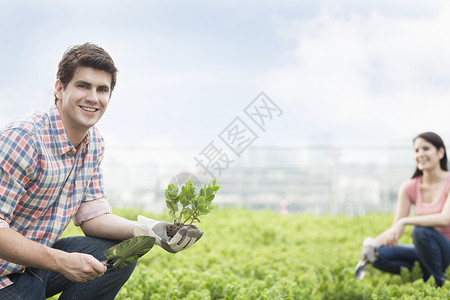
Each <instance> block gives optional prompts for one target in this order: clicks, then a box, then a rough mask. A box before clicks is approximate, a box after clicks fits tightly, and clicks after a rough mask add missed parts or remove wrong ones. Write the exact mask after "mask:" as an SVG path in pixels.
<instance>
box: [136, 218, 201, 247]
mask: <svg viewBox="0 0 450 300" xmlns="http://www.w3.org/2000/svg"><path fill="white" fill-rule="evenodd" d="M167 225H170V223H167V222H162V221H157V220H153V219H149V218H146V217H144V216H138V223H137V224H136V225H135V226H134V229H133V234H134V236H140V235H149V236H152V237H154V238H155V244H156V245H158V246H160V247H161V248H163V249H164V250H166V251H167V252H170V253H177V252H179V251H181V250H184V249H187V248H189V247H190V246H192V245H193V244H194V243H195V242H197V241H198V240H199V239H200V238H201V237H202V235H203V231H200V230H199V229H198V228H197V227H196V226H194V225H190V226H189V228H188V226H184V227H183V228H181V229H180V230H178V232H177V233H176V234H175V236H174V237H173V238H170V237H169V236H168V235H167V232H166V227H167Z"/></svg>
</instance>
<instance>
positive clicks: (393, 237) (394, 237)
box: [384, 219, 405, 247]
mask: <svg viewBox="0 0 450 300" xmlns="http://www.w3.org/2000/svg"><path fill="white" fill-rule="evenodd" d="M404 230H405V224H404V223H403V221H402V219H400V220H398V221H397V222H396V223H395V224H394V225H392V227H391V228H389V230H388V232H387V234H386V239H385V242H384V244H385V245H387V246H389V247H392V246H394V245H395V244H397V242H398V240H399V239H400V238H401V237H402V235H403V231H404Z"/></svg>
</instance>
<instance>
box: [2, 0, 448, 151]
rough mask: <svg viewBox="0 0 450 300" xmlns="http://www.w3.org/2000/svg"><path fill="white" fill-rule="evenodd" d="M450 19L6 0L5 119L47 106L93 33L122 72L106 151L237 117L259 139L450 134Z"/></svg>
mask: <svg viewBox="0 0 450 300" xmlns="http://www.w3.org/2000/svg"><path fill="white" fill-rule="evenodd" d="M448 28H450V3H449V2H448V1H443V0H442V1H438V0H431V1H414V0H413V1H406V0H400V1H387V0H386V1H384V0H383V1H356V0H352V1H351V0H343V1H320V0H319V1H316V0H310V1H264V0H262V1H256V0H255V1H252V0H240V1H233V0H231V1H220V0H219V1H200V0H193V1H181V0H180V1H171V0H169V1H146V0H142V1H111V0H108V1H106V0H99V1H85V0H79V1H53V0H44V1H20V0H19V1H18V0H0V41H1V42H0V43H1V47H0V66H1V68H0V99H1V100H0V101H1V104H2V105H1V109H0V125H2V126H3V125H4V124H6V123H7V122H8V121H9V120H11V119H14V118H17V117H21V116H24V115H27V114H29V113H31V112H34V111H36V110H45V109H47V108H48V107H50V106H51V105H52V103H53V87H54V82H55V80H56V78H55V74H56V69H57V64H58V62H59V60H60V59H61V57H62V54H63V52H64V51H65V50H66V49H67V48H68V47H69V46H71V45H76V44H81V43H84V42H87V41H88V42H93V43H95V44H98V45H100V46H102V47H103V48H104V49H105V50H107V51H108V52H109V53H110V54H111V56H112V57H113V59H114V60H115V62H116V65H117V67H118V69H119V75H118V83H117V86H116V89H115V90H114V93H113V95H112V98H111V102H110V104H109V106H108V110H107V112H106V113H105V115H104V116H103V119H102V120H101V121H100V122H99V123H98V128H99V129H100V131H101V132H102V133H103V135H104V137H105V140H106V143H107V145H109V146H111V147H124V146H125V147H128V146H129V147H163V148H164V147H167V148H168V149H169V148H170V147H175V148H176V147H192V148H193V149H198V151H201V150H202V149H203V148H204V147H205V146H206V145H208V143H210V142H211V141H220V134H221V133H222V132H224V130H225V129H226V128H229V126H230V125H231V124H232V122H233V121H234V120H235V119H236V118H240V120H241V121H242V122H243V123H245V124H246V125H247V126H248V127H250V128H251V129H252V130H253V131H254V132H255V135H257V136H258V139H257V140H255V141H254V143H253V145H254V146H277V147H302V146H306V145H310V144H326V145H332V146H336V147H359V146H363V147H386V146H390V145H412V142H411V141H412V138H413V137H415V136H416V135H417V134H419V133H421V132H424V131H435V132H436V133H438V134H439V135H441V136H442V138H443V139H444V141H450V120H449V117H450V101H449V100H450V99H449V98H450V35H449V34H448ZM261 92H264V95H265V96H266V97H267V98H268V99H270V101H271V102H270V103H272V104H275V105H276V106H277V107H278V108H279V110H278V111H276V114H273V115H272V116H271V119H270V118H266V119H265V121H266V123H265V128H264V130H261V128H259V127H258V126H257V125H256V123H255V122H253V121H252V120H250V118H249V117H248V115H246V114H245V109H246V108H247V107H248V106H249V105H251V104H252V103H255V102H254V101H255V100H256V99H257V97H258V96H259V95H260V93H261ZM267 112H268V111H267ZM198 151H197V152H198Z"/></svg>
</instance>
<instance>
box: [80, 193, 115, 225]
mask: <svg viewBox="0 0 450 300" xmlns="http://www.w3.org/2000/svg"><path fill="white" fill-rule="evenodd" d="M111 212H112V209H111V205H109V203H108V201H107V200H106V199H105V198H103V199H97V200H92V201H88V202H83V203H82V204H81V205H80V207H79V208H78V211H77V213H76V214H75V215H74V216H73V223H74V224H75V226H80V225H81V223H83V222H84V221H88V220H90V219H93V218H95V217H98V216H101V215H105V214H110V213H111Z"/></svg>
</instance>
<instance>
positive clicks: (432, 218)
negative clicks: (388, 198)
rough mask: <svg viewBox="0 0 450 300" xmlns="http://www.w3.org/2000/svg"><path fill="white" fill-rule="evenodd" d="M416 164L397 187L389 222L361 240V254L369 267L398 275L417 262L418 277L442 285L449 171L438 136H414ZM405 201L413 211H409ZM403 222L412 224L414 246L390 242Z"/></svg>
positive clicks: (449, 250)
mask: <svg viewBox="0 0 450 300" xmlns="http://www.w3.org/2000/svg"><path fill="white" fill-rule="evenodd" d="M414 150H415V159H416V162H417V168H416V171H415V172H414V175H413V176H412V179H410V180H409V181H407V182H405V183H404V184H403V185H402V187H401V189H400V192H399V195H398V199H397V209H396V212H395V218H394V222H393V224H392V226H391V227H390V228H389V229H387V230H386V231H384V232H383V233H382V234H380V235H379V236H378V237H376V238H371V237H368V238H366V239H365V240H364V242H363V251H362V252H361V258H362V259H363V260H365V261H367V262H370V263H372V264H373V266H374V267H376V268H378V269H380V270H382V271H386V272H390V273H394V274H399V273H400V268H401V267H406V268H408V269H410V270H411V269H412V267H413V266H414V262H415V261H419V262H420V265H421V267H422V272H423V274H424V280H427V279H428V278H429V277H430V276H431V275H433V276H434V279H435V281H436V284H437V285H438V286H442V284H443V283H444V280H445V277H444V273H445V270H446V268H447V267H448V265H449V263H450V200H448V198H449V191H450V173H449V172H448V168H447V153H446V150H445V146H444V142H443V141H442V139H441V138H440V137H439V136H438V135H437V134H435V133H433V132H425V133H422V134H420V135H418V136H417V137H416V138H415V139H414ZM411 204H413V205H415V212H416V216H409V214H410V207H411ZM406 225H413V226H414V229H413V231H412V238H413V242H414V246H412V245H411V246H401V245H395V244H396V243H397V242H398V240H399V239H400V237H401V236H402V234H403V231H404V229H405V226H406Z"/></svg>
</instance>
